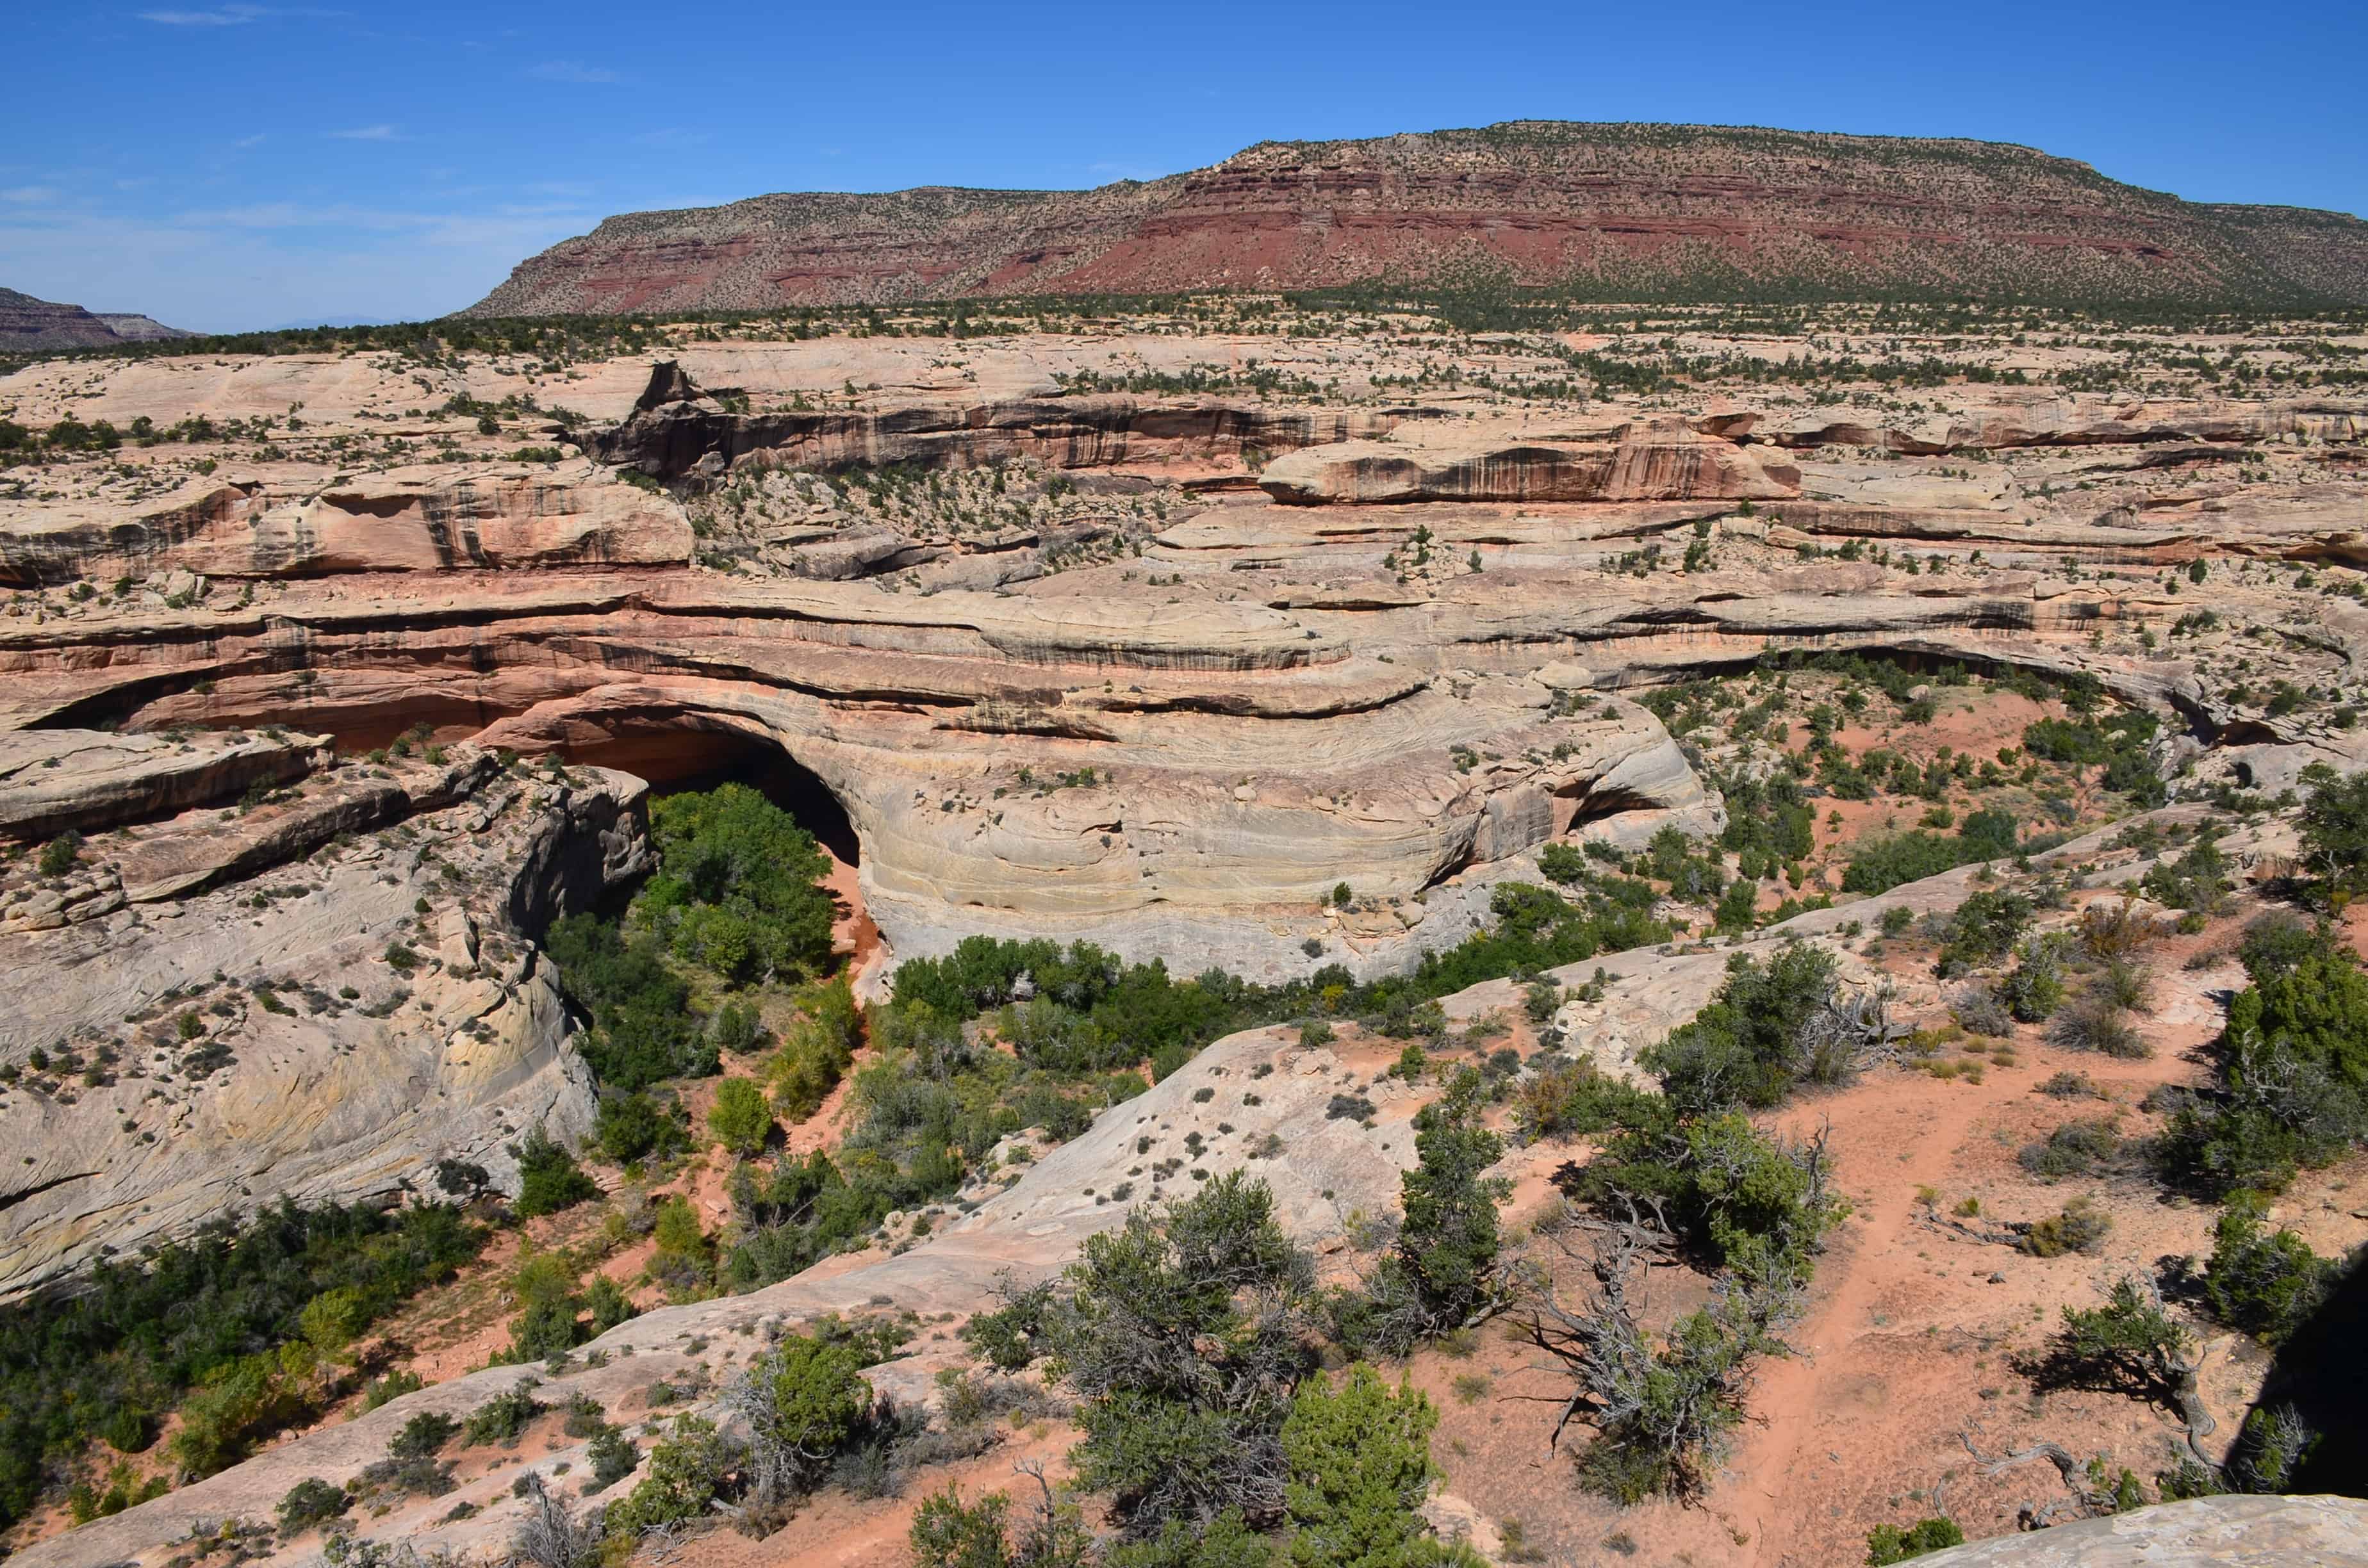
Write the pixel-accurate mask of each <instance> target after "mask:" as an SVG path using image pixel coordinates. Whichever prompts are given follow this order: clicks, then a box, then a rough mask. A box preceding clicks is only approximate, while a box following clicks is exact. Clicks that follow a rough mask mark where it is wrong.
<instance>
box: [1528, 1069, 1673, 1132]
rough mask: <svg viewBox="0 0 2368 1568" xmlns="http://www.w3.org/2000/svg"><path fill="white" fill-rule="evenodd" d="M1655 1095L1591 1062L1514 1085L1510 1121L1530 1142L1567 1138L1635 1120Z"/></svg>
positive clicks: (1532, 1075) (1539, 1073)
mask: <svg viewBox="0 0 2368 1568" xmlns="http://www.w3.org/2000/svg"><path fill="white" fill-rule="evenodd" d="M1653 1097H1654V1096H1652V1095H1651V1094H1649V1093H1647V1092H1646V1091H1645V1090H1643V1089H1639V1088H1637V1087H1635V1086H1634V1085H1632V1084H1630V1083H1628V1082H1627V1081H1625V1080H1624V1079H1620V1078H1615V1077H1613V1076H1611V1074H1608V1073H1605V1072H1603V1071H1602V1070H1601V1069H1600V1068H1598V1067H1597V1066H1596V1065H1595V1063H1594V1062H1589V1061H1578V1062H1565V1063H1563V1064H1561V1065H1558V1066H1554V1067H1548V1068H1545V1069H1543V1071H1540V1072H1537V1073H1533V1074H1531V1075H1530V1076H1529V1077H1528V1078H1526V1079H1523V1080H1522V1081H1520V1083H1518V1084H1516V1085H1514V1086H1513V1122H1514V1125H1515V1126H1516V1127H1518V1128H1520V1131H1521V1132H1522V1134H1523V1135H1524V1136H1525V1137H1529V1138H1567V1137H1572V1136H1575V1135H1578V1134H1583V1133H1588V1132H1601V1131H1604V1130H1606V1129H1607V1128H1611V1127H1615V1126H1620V1125H1622V1124H1624V1123H1627V1122H1631V1121H1634V1119H1637V1117H1638V1116H1640V1115H1643V1114H1647V1113H1646V1112H1645V1109H1644V1104H1645V1101H1648V1100H1650V1099H1652V1098H1653Z"/></svg>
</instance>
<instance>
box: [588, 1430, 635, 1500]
mask: <svg viewBox="0 0 2368 1568" xmlns="http://www.w3.org/2000/svg"><path fill="white" fill-rule="evenodd" d="M584 1459H585V1462H586V1463H587V1464H589V1465H590V1466H591V1467H592V1484H591V1485H589V1486H587V1487H586V1488H585V1489H584V1494H585V1495H586V1496H587V1497H588V1496H591V1495H593V1494H596V1493H600V1492H606V1491H607V1490H608V1489H609V1487H611V1486H614V1485H616V1484H617V1483H619V1482H620V1481H622V1480H624V1479H625V1477H627V1476H629V1475H631V1474H632V1473H633V1471H636V1470H638V1469H639V1468H641V1463H642V1450H641V1449H637V1448H635V1447H634V1446H633V1439H632V1437H630V1436H629V1435H627V1433H626V1431H625V1429H624V1428H623V1427H621V1426H607V1427H603V1428H602V1429H601V1430H600V1431H599V1432H598V1433H596V1434H594V1436H593V1438H592V1440H591V1441H590V1442H589V1443H586V1445H584Z"/></svg>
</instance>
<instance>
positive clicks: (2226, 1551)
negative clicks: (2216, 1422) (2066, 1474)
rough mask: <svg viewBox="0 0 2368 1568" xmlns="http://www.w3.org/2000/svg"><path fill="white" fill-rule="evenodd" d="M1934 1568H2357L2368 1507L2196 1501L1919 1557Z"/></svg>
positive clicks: (2329, 1502)
mask: <svg viewBox="0 0 2368 1568" xmlns="http://www.w3.org/2000/svg"><path fill="white" fill-rule="evenodd" d="M1917 1561H1918V1562H1930V1563H1931V1564H1932V1565H1933V1568H2155V1565H2156V1564H2165V1563H2178V1564H2180V1565H2181V1568H2358V1565H2359V1564H2362V1563H2368V1502H2363V1501H2362V1500H2361V1499H2360V1498H2357V1497H2244V1496H2229V1497H2198V1498H2195V1499H2193V1500H2192V1501H2189V1502H2185V1503H2164V1504H2159V1505H2157V1506H2154V1507H2151V1508H2141V1509H2139V1510H2138V1511H2137V1512H2135V1513H2132V1514H2116V1515H2114V1516H2112V1517H2110V1518H2102V1519H2081V1520H2078V1521H2076V1522H2074V1523H2072V1524H2068V1525H2058V1526H2056V1527H2055V1528H2053V1529H2045V1530H2036V1531H2033V1532H2032V1533H2030V1534H2027V1535H2012V1536H2000V1537H1998V1538H1997V1539H1995V1540H1977V1541H1972V1542H1969V1543H1968V1544H1966V1545H1964V1546H1952V1547H1950V1548H1949V1549H1947V1550H1946V1551H1936V1552H1933V1553H1931V1554H1930V1555H1929V1556H1925V1557H1920V1558H1918V1559H1917Z"/></svg>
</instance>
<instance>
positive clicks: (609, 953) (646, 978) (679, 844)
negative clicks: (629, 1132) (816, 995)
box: [545, 784, 833, 1093]
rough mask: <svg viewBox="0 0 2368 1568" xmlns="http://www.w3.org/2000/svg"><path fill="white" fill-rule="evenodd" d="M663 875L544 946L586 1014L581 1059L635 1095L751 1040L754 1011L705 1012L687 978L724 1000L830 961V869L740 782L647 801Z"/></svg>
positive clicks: (561, 926)
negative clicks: (617, 908)
mask: <svg viewBox="0 0 2368 1568" xmlns="http://www.w3.org/2000/svg"><path fill="white" fill-rule="evenodd" d="M650 829H651V837H652V839H653V841H654V843H655V848H656V850H657V862H658V869H657V870H656V872H655V874H654V875H653V876H652V877H651V878H650V879H649V881H647V882H645V883H644V884H643V887H642V889H641V891H640V892H637V893H636V894H635V895H634V897H633V900H632V903H631V904H630V905H629V906H628V907H627V909H626V910H625V912H624V914H623V915H622V917H621V918H604V917H602V916H600V915H590V914H586V915H570V916H568V917H567V918H565V919H564V920H561V921H559V922H557V923H556V924H555V925H553V926H552V929H551V932H550V934H549V936H548V937H547V938H546V942H545V945H546V946H547V947H548V949H550V952H551V955H552V958H553V959H555V960H557V961H558V963H559V966H560V973H561V975H562V978H563V983H564V985H565V986H566V988H567V990H568V993H569V994H570V995H571V996H572V997H573V998H574V999H575V1001H576V1002H577V1003H578V1004H579V1005H581V1006H583V1007H585V1008H586V1011H588V1012H589V1013H590V1014H591V1015H592V1019H593V1024H594V1028H593V1029H592V1032H591V1036H590V1038H589V1040H586V1043H585V1046H584V1056H585V1060H586V1062H588V1063H589V1064H590V1066H591V1068H592V1071H593V1073H594V1074H595V1075H596V1076H598V1078H599V1079H600V1081H601V1083H602V1084H603V1085H606V1086H608V1087H610V1088H613V1089H616V1090H618V1091H620V1092H623V1093H631V1092H632V1091H634V1090H637V1089H643V1088H647V1087H648V1086H649V1085H653V1084H655V1083H657V1082H659V1081H660V1080H662V1079H666V1078H675V1077H698V1076H705V1075H708V1074H713V1073H714V1072H715V1071H716V1070H717V1067H718V1065H719V1058H720V1053H721V1052H722V1051H746V1050H748V1049H750V1048H751V1047H752V1046H754V1045H755V1044H757V1022H756V1013H755V1010H754V1009H753V1007H751V1006H747V1005H746V1004H737V1003H726V1004H724V1005H723V1006H718V1007H716V1008H714V1009H713V1010H712V1012H707V1013H702V1012H701V1011H700V1008H699V1007H697V1006H694V1005H693V998H692V991H693V988H692V985H691V983H690V982H689V980H687V979H686V978H685V973H686V972H688V973H689V974H692V975H696V976H700V977H703V978H704V979H705V980H706V981H707V982H709V983H711V984H712V986H713V987H715V988H718V989H722V990H723V991H726V992H731V991H734V990H745V989H747V988H750V987H756V986H761V985H767V984H777V983H793V982H796V981H798V980H803V979H807V978H811V977H814V976H817V975H820V974H821V973H823V972H824V971H825V970H827V969H828V967H829V963H830V932H831V919H832V915H833V906H832V903H831V900H830V895H829V894H828V892H825V890H824V889H823V888H822V887H821V886H820V885H819V884H820V882H821V880H822V877H823V875H824V874H825V871H826V870H827V869H828V862H827V860H826V859H825V858H824V856H823V854H822V852H821V851H820V850H819V849H817V848H816V847H815V846H814V837H813V835H811V834H808V833H807V832H806V831H805V830H804V829H803V828H801V827H800V826H798V824H797V822H796V820H795V819H794V818H792V817H791V815H790V814H789V813H788V812H784V811H782V810H781V809H780V807H778V806H776V805H774V804H773V803H772V802H771V801H768V800H766V799H765V797H764V796H763V795H761V794H759V793H757V791H756V790H752V789H750V788H748V787H747V786H746V785H745V784H724V785H722V786H719V787H718V788H716V789H714V790H705V791H693V792H686V793H682V794H677V795H669V796H666V797H663V798H661V799H660V800H658V801H655V802H653V803H652V805H651V807H650Z"/></svg>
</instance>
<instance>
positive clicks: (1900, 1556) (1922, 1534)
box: [1866, 1518, 1965, 1568]
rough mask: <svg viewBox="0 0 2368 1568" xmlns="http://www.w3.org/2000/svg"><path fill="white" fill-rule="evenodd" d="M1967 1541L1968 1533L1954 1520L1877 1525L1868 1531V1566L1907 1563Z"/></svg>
mask: <svg viewBox="0 0 2368 1568" xmlns="http://www.w3.org/2000/svg"><path fill="white" fill-rule="evenodd" d="M1964 1543H1965V1532H1964V1530H1961V1529H1959V1528H1957V1524H1956V1521H1955V1520H1953V1519H1938V1518H1935V1519H1918V1521H1917V1522H1916V1523H1914V1524H1912V1525H1910V1526H1908V1527H1907V1528H1906V1529H1901V1528H1899V1527H1898V1526H1897V1525H1877V1526H1875V1527H1874V1528H1873V1529H1871V1530H1869V1531H1867V1532H1866V1561H1867V1568H1884V1564H1885V1563H1889V1562H1907V1560H1908V1559H1909V1558H1911V1557H1921V1556H1923V1555H1924V1554H1925V1553H1926V1552H1928V1551H1940V1550H1941V1548H1942V1547H1944V1546H1963V1545H1964Z"/></svg>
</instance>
